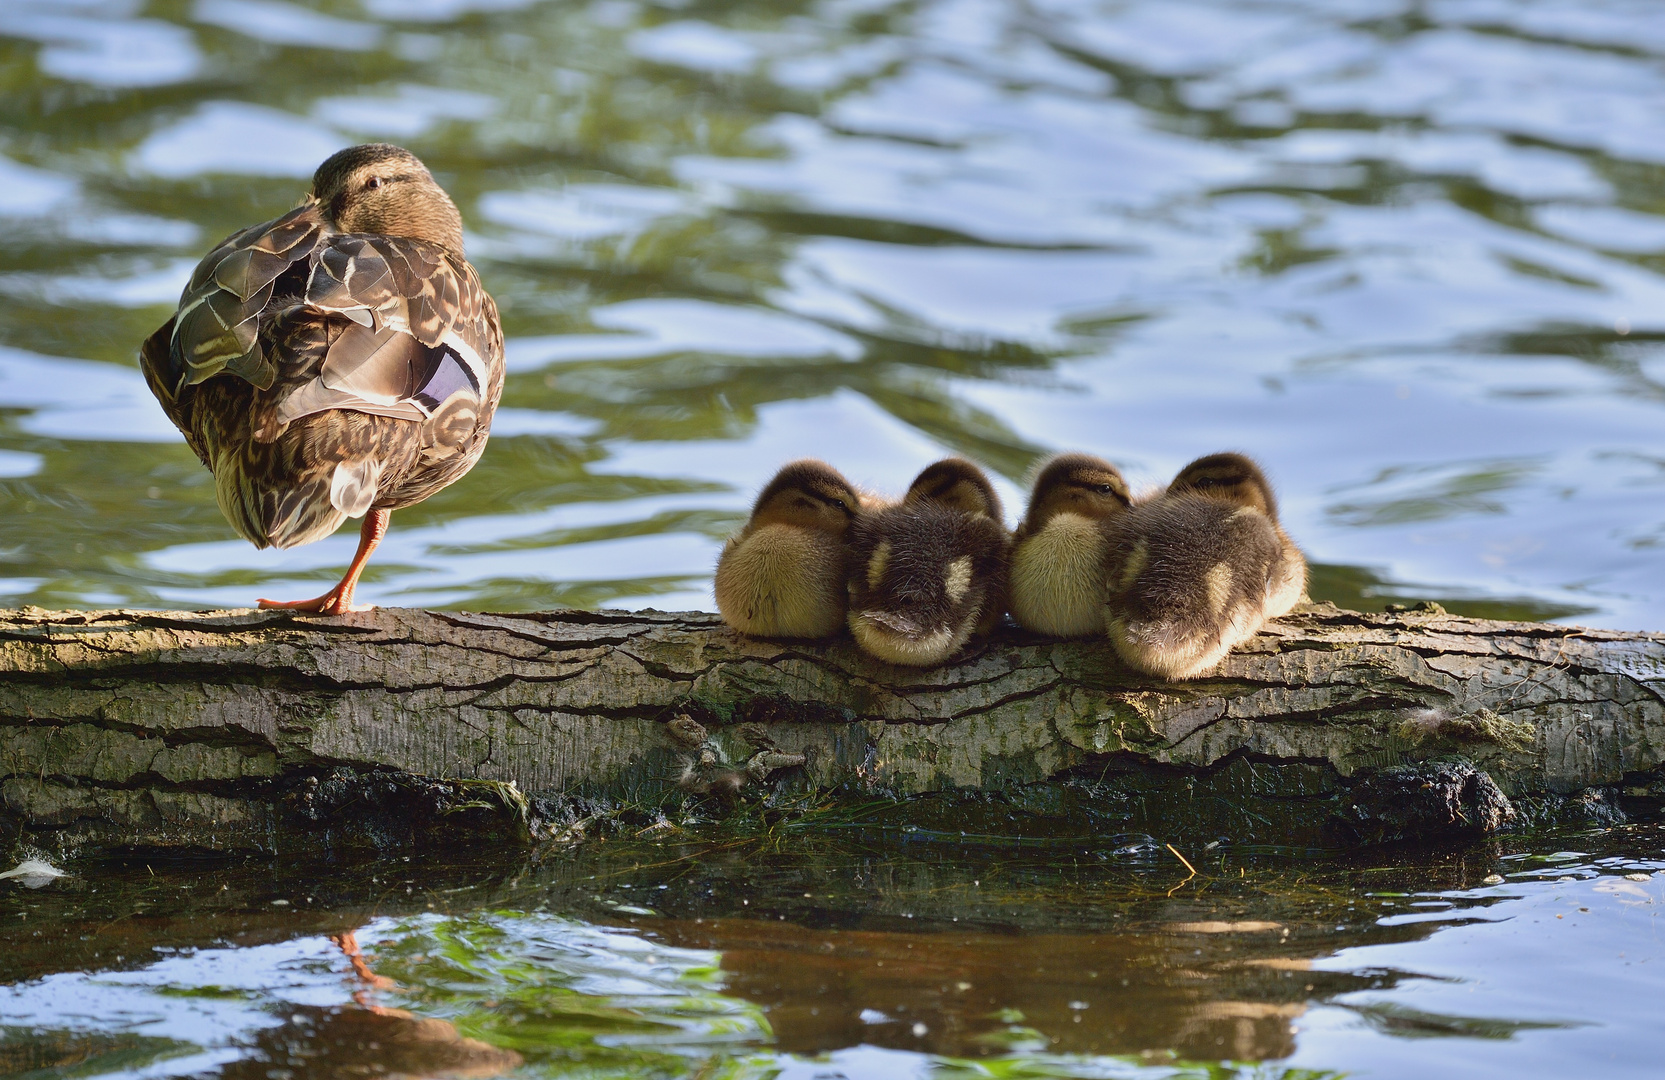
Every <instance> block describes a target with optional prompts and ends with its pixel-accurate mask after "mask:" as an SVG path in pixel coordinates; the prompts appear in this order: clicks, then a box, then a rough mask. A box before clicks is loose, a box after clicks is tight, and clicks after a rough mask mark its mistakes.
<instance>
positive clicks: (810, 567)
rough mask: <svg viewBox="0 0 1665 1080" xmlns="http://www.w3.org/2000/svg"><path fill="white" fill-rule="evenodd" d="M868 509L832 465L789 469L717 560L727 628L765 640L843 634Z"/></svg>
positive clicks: (799, 464) (780, 474)
mask: <svg viewBox="0 0 1665 1080" xmlns="http://www.w3.org/2000/svg"><path fill="white" fill-rule="evenodd" d="M861 506H862V500H861V496H860V495H859V493H857V491H856V489H855V488H854V487H852V486H851V484H850V482H849V481H848V480H846V479H845V478H844V477H843V475H842V474H840V473H839V471H838V470H837V469H834V468H833V467H832V466H831V465H828V464H827V463H826V462H824V461H808V460H806V461H794V462H791V463H790V464H788V465H786V466H784V467H783V468H782V469H781V470H780V472H778V473H776V474H775V478H774V479H773V480H771V481H769V483H768V484H767V485H766V486H765V487H764V488H763V491H762V492H761V493H760V494H759V495H758V497H757V502H756V504H754V506H753V507H752V516H751V519H750V520H748V521H747V522H746V526H745V528H743V529H741V530H740V531H739V532H738V533H736V534H735V535H734V536H733V537H732V538H731V539H730V540H729V542H728V543H727V544H726V545H724V547H723V554H722V556H721V557H720V558H719V559H718V560H717V582H716V593H717V610H718V611H720V612H722V615H723V621H724V622H726V623H728V624H729V625H730V626H732V627H734V628H735V629H736V630H738V631H740V632H741V633H742V634H753V635H756V636H758V637H795V638H819V637H831V636H833V635H834V634H836V633H838V631H839V628H840V627H842V626H843V625H844V611H845V589H844V578H845V568H846V564H847V558H846V556H847V552H848V541H849V533H850V525H851V523H852V522H853V521H854V520H855V518H856V514H857V513H858V512H859V511H860V509H861Z"/></svg>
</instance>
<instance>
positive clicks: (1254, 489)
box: [1104, 454, 1306, 679]
mask: <svg viewBox="0 0 1665 1080" xmlns="http://www.w3.org/2000/svg"><path fill="white" fill-rule="evenodd" d="M1104 527H1105V534H1106V540H1107V555H1106V559H1105V571H1106V592H1107V599H1106V603H1105V629H1106V631H1107V632H1108V634H1109V636H1110V641H1111V644H1112V645H1113V646H1114V647H1115V649H1116V651H1117V653H1118V654H1120V655H1121V657H1122V659H1124V660H1126V661H1127V662H1128V663H1129V664H1130V665H1132V666H1133V667H1135V668H1138V669H1139V670H1141V671H1144V672H1147V673H1149V674H1152V675H1157V676H1160V677H1162V678H1167V679H1189V678H1195V677H1196V676H1198V675H1201V674H1203V673H1205V672H1207V671H1208V670H1210V669H1211V668H1213V667H1214V666H1215V665H1216V664H1218V663H1219V662H1220V660H1222V659H1223V658H1224V657H1225V655H1226V653H1228V652H1230V651H1231V649H1232V648H1234V647H1235V646H1237V645H1239V644H1241V643H1242V642H1244V641H1246V640H1248V639H1249V638H1250V637H1253V636H1254V634H1255V633H1257V632H1258V631H1259V630H1260V628H1261V627H1262V626H1263V625H1265V623H1266V620H1268V619H1275V618H1277V617H1278V616H1279V615H1283V614H1286V613H1288V611H1289V610H1290V608H1292V607H1294V606H1295V604H1296V603H1297V602H1298V601H1299V600H1300V598H1301V596H1302V594H1303V593H1304V592H1305V589H1306V560H1305V559H1304V558H1303V557H1302V555H1301V552H1300V549H1298V548H1297V547H1296V546H1295V544H1294V543H1293V542H1292V541H1291V540H1290V539H1289V537H1288V535H1287V534H1285V533H1284V531H1283V527H1282V526H1281V525H1280V524H1279V523H1278V519H1277V501H1276V498H1275V497H1274V496H1273V494H1272V487H1271V485H1270V484H1269V483H1267V481H1266V477H1265V476H1264V475H1263V474H1262V473H1261V471H1260V468H1259V467H1258V466H1257V465H1255V463H1254V462H1252V461H1250V460H1249V459H1248V458H1246V457H1244V456H1243V455H1241V454H1212V455H1209V456H1208V457H1204V458H1199V459H1197V460H1196V461H1194V462H1192V463H1191V464H1190V465H1187V466H1186V467H1185V468H1184V469H1182V470H1180V473H1179V475H1178V476H1176V477H1175V478H1174V482H1173V483H1172V484H1170V485H1169V486H1168V488H1167V490H1166V491H1165V492H1163V493H1162V494H1161V495H1160V496H1158V497H1156V498H1154V499H1152V500H1150V501H1149V502H1146V503H1143V504H1141V505H1138V506H1135V507H1133V508H1132V509H1131V510H1129V511H1128V512H1127V513H1125V514H1121V515H1117V516H1115V517H1112V518H1110V519H1107V520H1106V522H1105V526H1104Z"/></svg>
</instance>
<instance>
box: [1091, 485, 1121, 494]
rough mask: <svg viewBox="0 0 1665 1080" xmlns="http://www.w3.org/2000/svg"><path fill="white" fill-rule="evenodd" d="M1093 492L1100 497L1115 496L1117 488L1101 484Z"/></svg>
mask: <svg viewBox="0 0 1665 1080" xmlns="http://www.w3.org/2000/svg"><path fill="white" fill-rule="evenodd" d="M1093 490H1094V491H1096V492H1098V493H1099V494H1100V495H1114V494H1115V493H1116V486H1115V485H1114V484H1100V485H1098V486H1097V487H1095V488H1094V489H1093Z"/></svg>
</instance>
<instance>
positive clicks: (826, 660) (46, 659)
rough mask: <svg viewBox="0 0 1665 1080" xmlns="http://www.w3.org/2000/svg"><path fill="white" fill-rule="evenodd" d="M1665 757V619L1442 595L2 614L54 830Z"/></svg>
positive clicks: (984, 814)
mask: <svg viewBox="0 0 1665 1080" xmlns="http://www.w3.org/2000/svg"><path fill="white" fill-rule="evenodd" d="M1662 762H1665V636H1661V635H1647V634H1626V633H1618V632H1612V631H1602V630H1586V629H1580V628H1576V627H1567V626H1555V625H1545V624H1532V623H1500V622H1483V621H1478V620H1473V619H1465V618H1459V617H1455V616H1450V615H1446V614H1445V613H1444V612H1442V611H1440V610H1438V608H1437V607H1432V606H1428V607H1425V608H1423V609H1419V610H1413V611H1407V612H1401V613H1396V614H1386V615H1365V614H1360V613H1357V612H1349V611H1341V610H1338V609H1336V608H1333V607H1329V606H1328V605H1320V606H1315V607H1311V608H1308V609H1305V610H1303V611H1301V612H1298V613H1296V614H1294V615H1291V616H1289V617H1287V618H1285V619H1283V620H1280V621H1279V622H1278V623H1276V624H1273V625H1272V626H1271V627H1269V628H1268V629H1267V630H1266V631H1265V632H1263V633H1261V634H1260V635H1259V636H1258V637H1256V638H1255V639H1254V640H1253V641H1251V642H1250V643H1249V644H1248V645H1246V646H1245V647H1243V648H1242V649H1240V650H1239V651H1238V652H1236V653H1234V654H1233V655H1231V656H1230V657H1228V658H1227V660H1226V661H1225V662H1224V664H1223V665H1222V666H1221V668H1220V670H1219V671H1218V673H1217V674H1216V675H1214V676H1213V677H1211V678H1205V679H1200V680H1197V681H1194V682H1190V683H1184V684H1164V683H1158V682H1153V681H1151V680H1149V679H1145V678H1141V677H1139V676H1137V675H1135V674H1133V673H1132V672H1130V671H1129V670H1128V669H1126V668H1125V667H1123V666H1122V665H1121V664H1120V663H1119V662H1118V661H1117V660H1116V659H1115V658H1114V656H1113V655H1112V654H1111V653H1110V651H1109V650H1108V649H1107V648H1106V647H1104V645H1103V644H1102V643H1099V642H1093V641H1069V642H1057V641H1048V640H1043V639H1039V638H1035V637H1033V636H1029V635H1024V634H1021V633H1019V632H1017V631H1015V630H1007V631H1004V632H1002V633H1001V634H999V635H997V636H996V637H995V638H994V639H993V640H992V641H990V642H987V643H985V644H983V645H981V646H979V647H976V648H974V649H973V650H972V651H971V652H969V653H968V654H967V655H966V656H965V657H964V658H962V660H961V661H960V662H959V663H956V664H954V665H952V666H949V667H943V668H937V669H930V670H913V669H905V668H897V667H891V666H889V665H884V664H880V663H876V662H874V661H872V660H871V659H869V658H867V657H865V656H863V655H862V654H861V653H859V652H858V651H857V650H856V648H855V646H854V645H853V644H852V643H851V642H850V641H848V640H847V639H845V640H839V641H834V642H829V643H800V642H780V641H763V640H752V639H746V638H742V637H740V636H738V635H736V634H735V633H733V632H732V631H730V630H728V629H727V628H726V627H724V626H723V625H722V624H721V623H720V622H719V621H718V619H717V618H716V617H715V616H712V615H706V614H700V613H682V614H665V613H660V612H653V611H646V612H635V613H628V614H627V613H611V612H582V611H555V612H543V613H536V614H525V615H489V614H468V613H458V612H429V611H414V610H401V609H382V610H378V611H371V612H364V613H356V614H352V615H347V616H342V617H338V618H318V617H306V616H295V615H292V614H289V613H282V612H254V611H227V612H207V613H199V614H190V613H179V612H136V611H115V612H48V611H42V610H34V609H25V610H23V611H21V612H0V798H3V804H0V805H3V809H0V819H3V820H0V828H4V829H5V830H7V831H8V832H9V833H10V834H11V835H13V836H14V837H16V836H21V837H22V838H24V839H27V840H29V841H30V842H33V843H37V844H46V845H48V846H55V847H63V846H71V845H93V846H118V847H136V848H151V847H201V848H212V849H221V850H239V849H264V850H283V849H284V848H285V847H286V846H293V845H295V844H303V843H305V844H316V843H319V842H324V843H329V844H341V843H350V842H358V841H368V842H371V843H375V844H378V845H382V846H385V845H389V844H400V843H406V842H411V841H413V840H415V839H418V838H420V837H421V836H424V835H432V833H433V832H434V830H436V829H437V831H438V832H440V833H442V834H445V835H447V836H451V837H455V836H456V835H457V834H458V832H459V831H460V830H464V829H472V830H485V831H486V832H487V833H489V834H492V835H493V836H497V837H501V836H513V837H518V838H519V839H521V840H526V839H540V838H544V837H548V836H552V835H558V834H565V835H572V834H573V832H574V829H573V826H574V825H578V826H580V828H581V827H582V826H583V825H585V824H586V823H596V822H604V821H611V822H615V823H617V822H624V823H628V824H631V825H632V826H633V827H639V826H642V825H652V824H653V823H655V822H662V821H663V820H665V819H666V818H667V817H668V819H669V820H670V821H672V822H675V821H680V820H682V819H684V818H687V817H688V816H690V815H692V816H694V817H703V818H706V819H710V818H714V817H718V816H722V815H723V814H732V813H736V812H752V813H756V814H759V820H760V821H779V820H781V816H782V815H791V814H794V813H796V814H798V815H799V816H800V817H801V816H802V815H803V814H806V813H807V814H810V815H812V816H813V815H817V814H818V815H822V816H823V817H824V818H827V819H828V820H831V817H830V815H836V814H837V813H839V812H841V808H842V812H847V814H848V815H849V816H846V817H844V818H841V819H839V820H842V821H850V820H856V819H857V817H858V816H859V820H861V821H865V822H867V823H870V824H875V825H885V826H892V827H906V828H915V829H921V830H925V831H927V832H929V831H931V830H946V831H950V832H955V833H971V834H999V835H1003V836H1013V835H1019V836H1031V837H1051V838H1076V839H1081V840H1089V839H1090V840H1092V841H1093V842H1105V841H1108V840H1109V839H1110V838H1112V837H1113V836H1114V835H1115V834H1120V833H1130V832H1144V833H1152V834H1155V835H1157V836H1158V837H1159V838H1164V839H1166V838H1168V837H1178V836H1180V835H1184V836H1185V837H1186V838H1187V839H1188V840H1197V839H1207V838H1221V839H1228V840H1232V841H1238V842H1260V843H1266V842H1272V843H1297V844H1330V845H1347V844H1354V843H1368V842H1377V841H1383V840H1395V839H1403V838H1413V837H1433V836H1439V835H1444V834H1450V833H1464V832H1467V833H1483V832H1487V831H1492V830H1494V829H1497V828H1503V827H1507V826H1509V825H1511V824H1516V825H1518V824H1523V823H1532V822H1535V821H1539V820H1544V819H1546V818H1548V817H1551V816H1555V815H1564V814H1566V813H1575V814H1581V815H1584V816H1586V817H1593V818H1594V819H1595V820H1598V821H1601V820H1614V819H1615V818H1616V817H1617V815H1619V814H1620V813H1621V809H1620V804H1621V802H1623V801H1625V800H1629V802H1627V803H1626V805H1627V806H1628V808H1629V809H1630V810H1631V811H1632V812H1635V811H1636V810H1638V809H1641V810H1643V811H1644V812H1647V811H1651V810H1652V809H1654V808H1655V807H1656V806H1657V799H1656V797H1657V796H1659V795H1662V794H1665V770H1662V769H1661V764H1662ZM511 783H512V784H513V785H514V786H513V787H512V788H511V787H510V786H509V785H510V784H511ZM521 793H528V794H529V795H530V798H529V799H528V798H526V797H523V796H522V795H521ZM858 807H859V815H857V811H856V809H854V808H858Z"/></svg>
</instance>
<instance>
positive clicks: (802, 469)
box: [751, 459, 861, 538]
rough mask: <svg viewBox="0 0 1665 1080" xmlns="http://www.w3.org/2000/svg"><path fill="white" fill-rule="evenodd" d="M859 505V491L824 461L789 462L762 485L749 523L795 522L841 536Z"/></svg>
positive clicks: (781, 523) (774, 523) (804, 526)
mask: <svg viewBox="0 0 1665 1080" xmlns="http://www.w3.org/2000/svg"><path fill="white" fill-rule="evenodd" d="M860 509H861V495H860V494H859V493H858V492H857V491H856V489H855V488H854V487H853V486H851V484H850V481H848V480H846V479H844V475H843V474H842V473H840V472H839V471H838V470H837V469H835V468H833V467H832V466H831V465H828V464H827V463H826V462H824V461H815V460H813V459H805V460H803V461H793V462H789V463H788V464H786V465H785V466H783V467H782V468H781V470H780V472H778V473H776V474H775V478H774V479H773V480H771V481H769V483H768V484H767V485H765V486H764V488H763V491H762V492H761V493H760V494H759V495H758V497H757V502H756V504H755V505H754V506H753V508H752V518H751V525H752V526H753V527H756V526H761V525H795V526H797V527H799V528H803V529H816V530H818V531H820V532H825V533H831V534H833V535H835V536H838V537H840V538H842V537H843V536H844V534H845V533H846V532H848V531H849V528H850V523H851V522H852V521H854V520H855V517H856V513H857V512H858V511H859V510H860Z"/></svg>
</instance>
